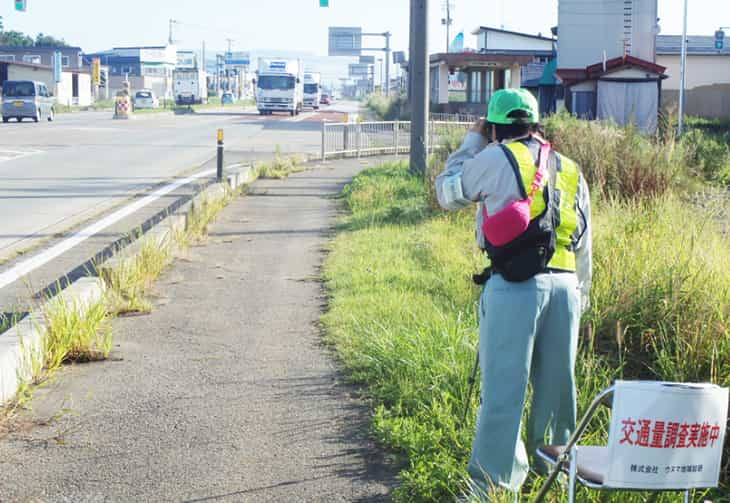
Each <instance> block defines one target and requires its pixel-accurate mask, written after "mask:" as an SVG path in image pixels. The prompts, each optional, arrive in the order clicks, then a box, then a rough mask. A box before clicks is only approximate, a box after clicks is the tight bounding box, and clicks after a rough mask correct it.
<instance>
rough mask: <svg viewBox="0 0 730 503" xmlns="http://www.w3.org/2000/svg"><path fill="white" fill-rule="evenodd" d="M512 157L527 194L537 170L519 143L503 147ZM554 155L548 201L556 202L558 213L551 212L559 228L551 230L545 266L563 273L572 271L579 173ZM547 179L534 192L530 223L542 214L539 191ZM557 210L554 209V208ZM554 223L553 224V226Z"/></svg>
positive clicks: (569, 161)
mask: <svg viewBox="0 0 730 503" xmlns="http://www.w3.org/2000/svg"><path fill="white" fill-rule="evenodd" d="M505 146H506V147H507V148H508V149H509V150H510V151H511V152H512V154H513V155H514V157H515V160H516V161H517V164H518V166H519V168H520V175H521V176H522V183H523V186H524V187H525V188H526V189H527V190H529V187H530V186H531V185H532V182H533V180H534V179H535V173H536V172H537V166H536V165H535V163H536V159H535V158H534V157H533V155H532V153H531V152H530V149H529V148H528V147H527V145H525V144H524V143H523V142H521V141H515V142H512V143H508V144H506V145H505ZM553 153H554V154H555V157H556V159H555V161H556V167H557V169H556V176H555V187H554V188H553V191H554V193H553V194H551V196H552V197H550V198H549V200H550V201H558V200H559V201H560V208H559V211H554V213H555V216H558V221H559V224H558V225H557V228H556V229H555V253H554V254H553V257H552V259H551V260H550V262H549V263H548V267H551V268H554V269H562V270H565V271H575V246H576V244H577V243H576V242H574V240H575V237H574V236H575V234H576V229H577V227H578V210H577V208H578V184H579V180H580V171H579V170H578V166H577V165H576V164H575V163H574V162H573V161H572V160H570V159H568V158H567V157H565V156H561V155H560V154H558V153H557V152H555V151H553ZM550 178H551V177H550V176H546V177H544V179H543V182H542V187H540V189H538V190H537V191H536V192H535V197H534V198H533V200H532V204H531V205H530V219H535V218H537V217H539V216H540V215H542V214H543V212H544V211H545V199H544V196H543V188H544V187H545V185H546V184H547V182H548V180H549V179H550ZM554 210H557V208H554ZM556 223H557V222H556Z"/></svg>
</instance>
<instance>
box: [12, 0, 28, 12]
mask: <svg viewBox="0 0 730 503" xmlns="http://www.w3.org/2000/svg"><path fill="white" fill-rule="evenodd" d="M27 8H28V0H15V10H19V11H20V12H25V11H26V10H27Z"/></svg>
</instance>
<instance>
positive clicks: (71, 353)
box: [43, 298, 112, 372]
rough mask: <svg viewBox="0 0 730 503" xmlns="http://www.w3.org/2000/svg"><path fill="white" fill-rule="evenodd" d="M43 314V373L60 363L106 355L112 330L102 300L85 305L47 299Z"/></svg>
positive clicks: (50, 370)
mask: <svg viewBox="0 0 730 503" xmlns="http://www.w3.org/2000/svg"><path fill="white" fill-rule="evenodd" d="M44 316H45V324H46V335H45V337H44V339H43V354H44V364H43V367H44V369H45V371H46V372H54V371H55V370H57V369H58V368H60V367H61V365H63V364H64V363H68V362H77V363H78V362H90V361H96V360H104V359H106V358H107V357H108V356H109V352H110V351H111V345H112V332H111V326H110V325H109V313H108V310H107V305H106V299H104V298H102V299H100V300H98V301H96V302H93V303H91V304H89V305H86V306H82V305H80V304H78V303H76V302H64V301H62V300H60V299H58V298H56V299H51V301H50V302H49V303H48V308H47V309H46V311H45V313H44Z"/></svg>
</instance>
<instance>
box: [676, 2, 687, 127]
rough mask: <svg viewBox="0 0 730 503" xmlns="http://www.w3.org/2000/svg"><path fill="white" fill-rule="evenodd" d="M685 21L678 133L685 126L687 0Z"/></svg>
mask: <svg viewBox="0 0 730 503" xmlns="http://www.w3.org/2000/svg"><path fill="white" fill-rule="evenodd" d="M683 17H684V21H683V24H682V50H681V56H680V63H679V64H680V68H679V121H678V123H677V135H681V134H682V129H683V126H684V87H685V85H686V82H687V80H686V78H687V0H684V14H683Z"/></svg>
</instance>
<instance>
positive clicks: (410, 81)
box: [408, 0, 416, 104]
mask: <svg viewBox="0 0 730 503" xmlns="http://www.w3.org/2000/svg"><path fill="white" fill-rule="evenodd" d="M410 4H411V8H410V11H411V12H410V16H411V17H410V22H409V24H408V29H409V32H408V102H409V103H410V104H413V57H414V55H415V54H416V48H415V46H414V45H413V42H414V41H415V40H416V35H415V34H414V33H413V32H414V31H415V29H416V19H415V16H416V2H414V1H413V0H410Z"/></svg>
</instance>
